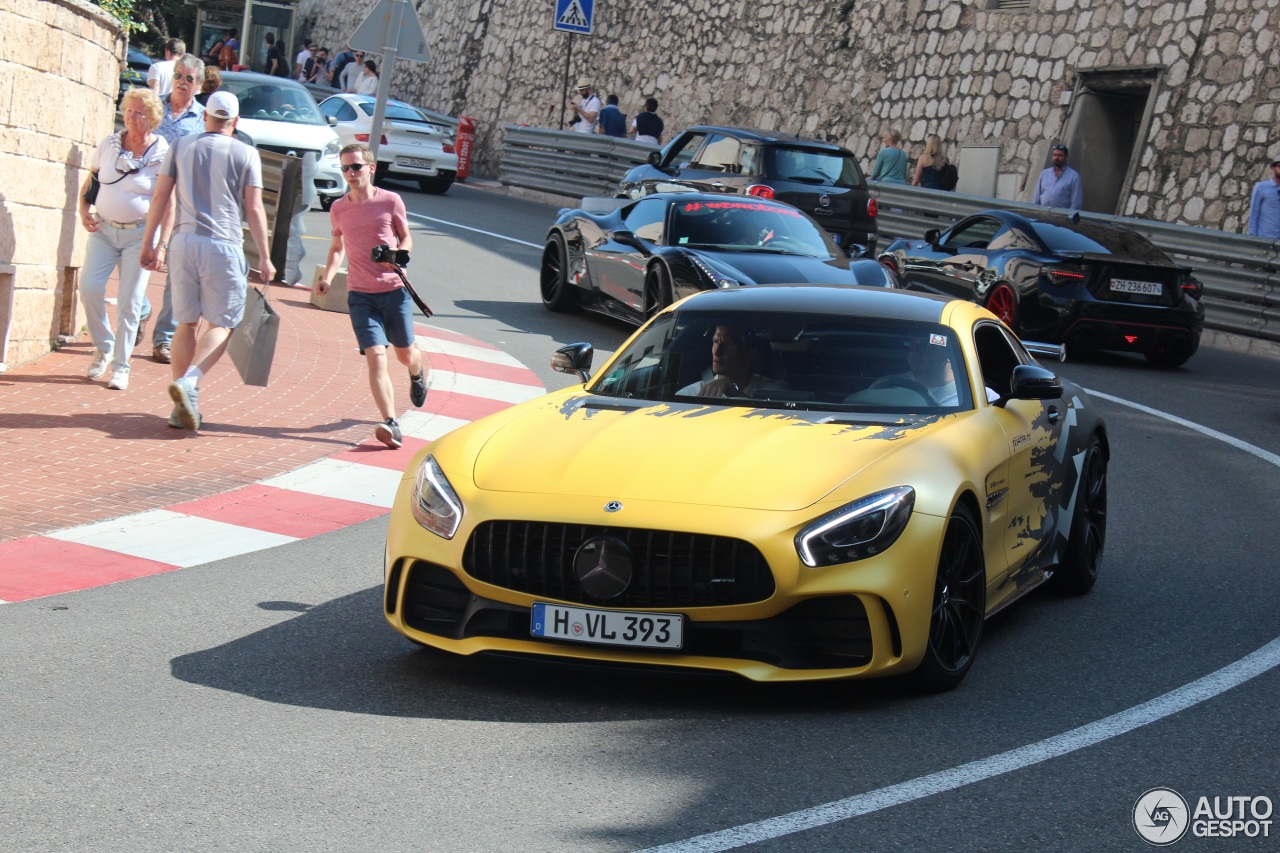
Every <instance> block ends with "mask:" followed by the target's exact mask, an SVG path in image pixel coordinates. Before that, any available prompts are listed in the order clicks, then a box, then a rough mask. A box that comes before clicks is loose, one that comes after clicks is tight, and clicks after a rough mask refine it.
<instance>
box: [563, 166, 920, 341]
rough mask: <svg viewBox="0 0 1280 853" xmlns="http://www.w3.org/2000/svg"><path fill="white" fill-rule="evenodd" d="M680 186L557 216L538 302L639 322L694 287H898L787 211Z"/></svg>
mask: <svg viewBox="0 0 1280 853" xmlns="http://www.w3.org/2000/svg"><path fill="white" fill-rule="evenodd" d="M667 189H677V187H667ZM683 189H684V191H683V192H660V193H655V194H653V195H648V196H644V197H642V198H640V199H639V200H636V201H632V200H630V199H609V198H598V199H583V207H582V208H578V209H574V210H562V211H560V215H559V217H558V218H557V219H556V221H555V223H554V224H553V225H552V226H551V229H550V230H549V231H548V233H547V241H546V248H545V249H544V250H543V252H542V269H541V273H540V281H541V289H542V304H543V305H545V306H546V307H547V308H548V309H550V310H552V311H572V310H576V309H578V308H590V309H592V310H596V311H600V312H602V313H606V314H612V315H614V316H617V317H619V318H622V319H624V320H628V321H630V322H633V323H638V322H641V321H643V320H646V319H648V318H649V317H651V316H653V315H654V314H655V313H657V312H658V311H660V310H662V309H663V308H665V307H666V306H667V305H670V304H671V303H672V302H675V301H676V300H678V299H680V298H682V297H684V296H687V295H689V294H690V293H694V292H696V291H699V290H710V289H714V288H736V287H740V286H742V285H750V284H767V283H772V282H790V283H804V282H816V283H826V284H849V285H853V284H862V285H868V286H871V287H894V286H896V284H897V277H896V276H894V275H892V274H891V273H889V272H888V271H887V270H886V269H885V268H884V267H883V266H882V265H881V264H878V263H876V262H875V261H873V260H870V259H866V260H851V259H850V258H849V257H848V256H847V255H846V254H845V253H844V252H843V251H842V250H841V249H840V247H839V246H837V245H836V243H835V241H834V240H833V239H832V237H831V235H830V234H828V233H827V232H826V231H823V230H822V228H821V227H820V226H819V225H818V223H817V222H815V221H814V220H812V219H810V218H809V217H808V216H807V215H805V214H804V213H803V212H801V211H799V210H797V209H796V208H794V207H792V206H791V205H789V204H783V203H781V202H778V201H770V200H767V199H763V198H740V197H732V196H730V197H726V196H724V195H722V194H714V195H713V194H709V193H701V192H693V191H691V190H689V188H688V187H684V188H683Z"/></svg>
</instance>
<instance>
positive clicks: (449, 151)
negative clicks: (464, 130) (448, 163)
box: [442, 142, 455, 154]
mask: <svg viewBox="0 0 1280 853" xmlns="http://www.w3.org/2000/svg"><path fill="white" fill-rule="evenodd" d="M442 147H443V148H444V153H446V154H453V153H455V152H454V150H453V143H452V142H446V143H444V144H443V146H442Z"/></svg>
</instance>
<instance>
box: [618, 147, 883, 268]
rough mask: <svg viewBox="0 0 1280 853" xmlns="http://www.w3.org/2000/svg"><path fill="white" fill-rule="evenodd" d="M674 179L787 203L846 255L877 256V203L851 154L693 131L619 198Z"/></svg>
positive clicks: (632, 177) (622, 186) (629, 178)
mask: <svg viewBox="0 0 1280 853" xmlns="http://www.w3.org/2000/svg"><path fill="white" fill-rule="evenodd" d="M672 180H677V181H679V182H681V183H687V184H690V185H692V186H694V187H697V188H698V189H701V190H703V191H704V192H717V193H733V194H737V195H752V196H758V197H760V198H766V199H776V200H777V201H782V202H786V203H787V204H790V205H793V206H795V207H797V208H799V209H800V210H803V211H804V212H805V213H807V214H809V215H810V216H812V217H813V218H814V219H815V220H817V221H818V222H820V223H821V224H822V227H823V228H825V229H826V230H827V232H828V233H829V234H831V236H832V238H833V239H834V240H835V241H836V243H837V244H838V245H839V246H840V247H841V248H842V249H844V250H845V251H846V252H847V253H849V254H853V255H866V256H867V257H875V248H876V236H877V232H876V200H875V199H874V198H872V197H871V191H870V189H869V188H868V187H867V181H866V178H865V177H863V174H862V169H860V168H859V167H858V160H857V158H856V157H854V155H853V152H852V151H849V150H848V149H847V148H842V147H841V146H839V145H833V144H831V143H830V142H822V141H820V140H817V139H808V138H805V137H801V136H792V135H791V134H786V133H780V132H778V131H771V130H754V129H749V128H741V127H719V126H700V127H691V128H689V129H688V130H686V131H684V132H683V133H680V134H677V135H676V137H675V138H674V139H672V140H671V142H669V143H668V144H667V145H666V147H664V148H663V149H662V150H661V151H655V152H653V153H652V154H650V155H649V162H648V164H646V165H643V166H637V167H636V168H634V169H632V170H631V171H629V172H627V174H626V175H625V176H624V177H623V178H622V180H621V181H620V182H619V183H618V195H620V196H626V197H628V198H639V197H640V196H642V195H646V194H648V193H649V192H651V191H652V186H653V185H654V184H655V183H662V182H669V181H672Z"/></svg>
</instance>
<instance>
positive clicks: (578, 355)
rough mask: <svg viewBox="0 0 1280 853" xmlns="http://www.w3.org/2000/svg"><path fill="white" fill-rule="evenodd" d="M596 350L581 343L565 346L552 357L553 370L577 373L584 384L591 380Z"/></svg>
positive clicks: (589, 345) (587, 344)
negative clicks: (592, 362) (592, 363)
mask: <svg viewBox="0 0 1280 853" xmlns="http://www.w3.org/2000/svg"><path fill="white" fill-rule="evenodd" d="M594 356H595V349H594V348H593V347H592V346H591V344H589V343H586V342H585V341H584V342H579V343H576V344H565V345H564V346H562V347H560V349H558V350H556V354H555V355H553V356H551V369H552V370H554V371H556V372H557V373H576V374H577V375H578V378H579V379H581V380H582V381H583V382H584V383H585V382H589V381H590V380H591V359H592V358H593V357H594Z"/></svg>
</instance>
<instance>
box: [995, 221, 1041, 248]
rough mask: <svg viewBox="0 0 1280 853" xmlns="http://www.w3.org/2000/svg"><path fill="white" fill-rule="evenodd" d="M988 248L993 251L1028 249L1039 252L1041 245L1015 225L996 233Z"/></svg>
mask: <svg viewBox="0 0 1280 853" xmlns="http://www.w3.org/2000/svg"><path fill="white" fill-rule="evenodd" d="M987 248H988V249H990V250H992V251H1005V252H1007V251H1009V250H1010V249H1028V250H1030V251H1033V252H1035V251H1039V250H1040V244H1039V243H1038V242H1037V241H1036V239H1035V238H1034V237H1032V236H1031V235H1030V234H1028V233H1027V232H1026V231H1023V230H1022V229H1021V228H1017V227H1015V226H1013V225H1008V226H1005V228H1004V229H1003V230H1001V231H999V232H997V233H996V236H995V237H993V238H992V240H991V242H990V243H989V244H988V245H987Z"/></svg>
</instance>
